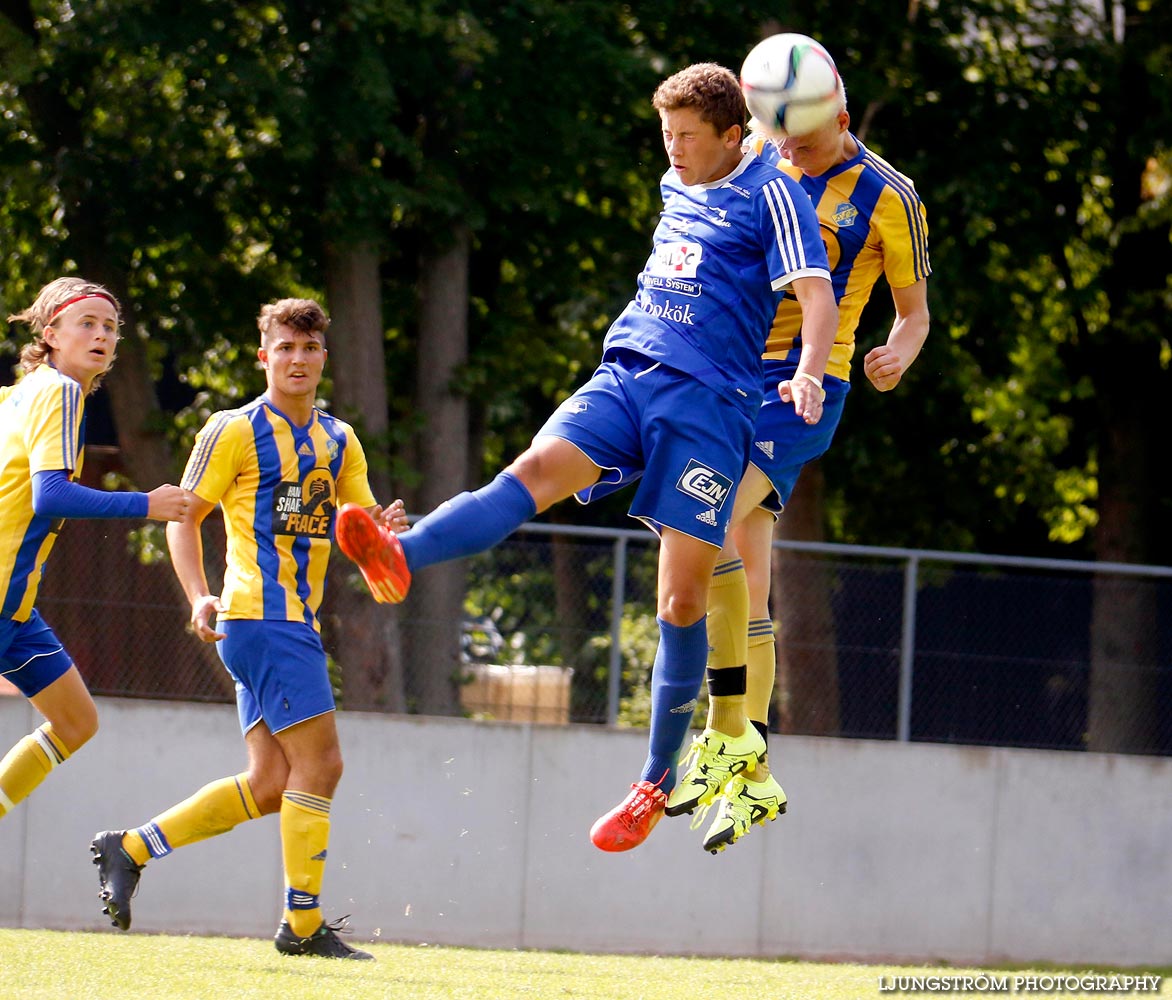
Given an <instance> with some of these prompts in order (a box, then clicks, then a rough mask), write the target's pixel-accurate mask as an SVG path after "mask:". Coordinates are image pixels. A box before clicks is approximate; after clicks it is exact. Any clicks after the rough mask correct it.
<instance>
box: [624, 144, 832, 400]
mask: <svg viewBox="0 0 1172 1000" xmlns="http://www.w3.org/2000/svg"><path fill="white" fill-rule="evenodd" d="M660 189H661V193H662V195H663V206H664V207H663V214H662V215H661V217H660V221H659V225H658V226H657V227H656V229H655V235H654V248H653V250H652V252H651V256H650V257H649V258H648V260H647V263H646V265H645V266H644V268H643V272H642V274H641V275H640V276H639V290H638V292H637V293H636V295H635V298H634V299H633V300H632V301H631V302H630V303H629V304H628V305H627V307H626V309H624V310H623V312H622V313H621V315H620V316H619V317H618V319H616V320H615V322H614V323H613V324H612V325H611V328H610V331H609V332H608V333H607V337H606V341H605V343H604V345H603V347H604V357H606V356H607V354H609V353H610V352H611V351H614V350H617V349H623V348H625V349H628V350H633V351H637V352H638V353H640V354H643V355H646V356H647V357H650V358H654V359H655V360H657V361H659V362H662V363H663V364H665V365H668V366H670V367H672V368H675V369H677V370H678V371H682V372H686V373H687V374H689V375H692V376H693V377H695V378H696V379H698V380H699V381H701V382H703V383H704V384H705V385H707V386H709V387H710V388H711V389H713V390H715V391H716V392H718V393H720V394H721V395H722V396H725V397H727V398H729V399H731V400H732V401H734V402H735V403H736V404H737V405H739V406H740V407H742V408H744V409H746V410H748V411H750V412H755V411H756V408H757V406H759V405H760V402H761V354H762V352H763V351H764V348H765V337H766V334H767V333H768V331H769V327H770V324H771V323H772V321H773V317H774V314H775V313H776V311H777V305H778V301H779V298H780V294H781V291H782V290H783V289H784V288H785V287H786V286H787V285H789V284H790V283H791V282H792V281H794V280H795V279H797V278H802V277H823V278H826V279H827V280H829V278H830V268H829V264H828V262H827V257H826V248H825V247H824V246H823V243H822V235H821V232H820V231H819V227H818V217H817V215H816V214H815V212H814V207H813V205H812V204H811V203H810V199H809V198H808V197H807V196H806V194H805V193H804V192H803V191H802V189H801V187H799V185H798V184H797V182H796V181H794V180H792V179H791V178H789V177H787V176H785V175H784V174H783V173H782V172H781V171H779V170H778V169H777V168H776V167H774V166H772V165H770V164H768V163H766V162H764V161H763V160H761V159H759V158H758V157H757V156H756V154H754V153H747V154H746V155H745V157H744V158H743V159H742V160H741V162H740V164H739V165H738V166H737V168H736V169H735V170H734V171H733V172H732V173H731V174H729V175H728V176H727V177H725V178H723V179H722V180H719V181H715V182H713V183H711V184H696V185H693V186H690V187H689V186H686V185H684V184H682V183H680V180H679V178H678V177H677V176H676V174H675V172H674V171H670V170H669V171H668V172H667V173H666V174H664V177H663V179H662V181H661V182H660Z"/></svg>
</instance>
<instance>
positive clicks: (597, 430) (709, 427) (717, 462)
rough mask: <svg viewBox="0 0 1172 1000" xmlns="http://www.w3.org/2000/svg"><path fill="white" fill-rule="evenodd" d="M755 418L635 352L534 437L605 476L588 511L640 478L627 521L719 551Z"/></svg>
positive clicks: (585, 499)
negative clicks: (576, 452) (565, 446)
mask: <svg viewBox="0 0 1172 1000" xmlns="http://www.w3.org/2000/svg"><path fill="white" fill-rule="evenodd" d="M752 431H753V421H752V417H751V416H750V415H749V413H747V412H745V411H743V410H741V409H739V408H738V407H737V406H735V405H734V404H732V403H730V402H729V401H728V400H726V399H724V398H723V397H721V396H720V395H718V394H717V393H716V392H714V391H713V390H712V389H710V388H708V387H707V386H706V385H704V383H703V382H701V381H699V380H698V379H696V378H693V377H692V376H691V375H686V374H684V373H683V372H680V371H677V370H675V369H674V368H669V367H668V366H666V365H662V364H658V363H656V362H655V360H654V359H652V358H648V357H645V356H644V355H642V354H638V353H636V352H634V351H626V350H623V351H614V352H612V353H611V354H608V355H607V360H605V361H603V363H602V364H601V365H599V367H598V369H597V370H596V371H595V373H594V375H593V376H592V377H591V379H590V381H589V382H587V383H586V384H585V385H584V386H582V388H580V389H579V390H578V391H577V392H575V393H574V395H572V396H571V397H570V398H569V399H567V400H566V401H565V402H564V403H562V405H561V406H560V407H558V409H557V410H556V411H554V413H553V415H552V416H551V417H550V418H549V420H547V421H546V423H545V426H544V427H542V428H541V430H540V431H538V432H537V436H538V437H541V436H542V435H552V436H553V437H559V438H563V439H565V440H566V441H569V442H570V443H571V444H572V445H574V446H575V447H577V448H579V449H581V451H582V452H583V454H585V455H586V457H587V458H589V459H590V460H591V461H592V462H593V463H594V464H595V465H597V466H599V467H600V468H601V469H602V476H601V477H600V478H599V480H598V482H596V483H595V484H594V485H593V486H591V487H590V488H589V489H586V490H583V491H582V492H580V493H578V494H577V498H578V500H579V501H580V502H581V503H589V502H590V501H591V500H593V499H595V498H596V497H600V496H605V495H607V494H608V493H613V492H614V491H615V490H617V489H619V488H621V487H623V486H625V485H626V484H627V483H633V482H635V481H637V480H641V482H639V487H638V489H637V490H636V491H635V497H634V499H633V500H632V501H631V507H630V514H631V516H632V517H637V518H639V520H641V521H643V522H644V523H646V524H647V525H648V527H650V528H651V529H652V530H653V531H656V532H658V531H660V530H661V529H662V528H664V527H669V528H674V529H675V530H676V531H680V532H682V533H683V534H685V535H691V536H692V537H693V538H698V539H700V540H701V541H703V542H707V543H709V544H711V545H715V546H716V547H717V548H719V547H720V546H721V545H723V544H724V535H725V532H726V531H727V530H728V523H729V519H730V518H731V517H732V509H733V499H734V497H735V495H736V488H737V485H738V484H739V483H740V481H741V476H742V475H744V472H745V468H746V465H747V462H748V450H749V442H750V441H751V439H752Z"/></svg>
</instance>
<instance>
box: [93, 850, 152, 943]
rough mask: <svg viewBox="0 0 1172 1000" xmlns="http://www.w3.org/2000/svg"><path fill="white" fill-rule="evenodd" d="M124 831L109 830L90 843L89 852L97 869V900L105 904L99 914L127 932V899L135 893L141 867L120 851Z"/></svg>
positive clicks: (128, 903)
mask: <svg viewBox="0 0 1172 1000" xmlns="http://www.w3.org/2000/svg"><path fill="white" fill-rule="evenodd" d="M124 833H125V831H122V830H108V831H106V832H105V833H99V834H98V835H97V836H96V837H94V839H93V841H92V842H91V843H90V853H91V854H93V856H94V864H95V865H97V866H98V881H99V883H101V886H102V888H101V891H100V892H99V893H98V898H99V899H101V900H102V901H104V902H105V904H106V905H105V906H103V907H102V912H103V913H105V914H106V915H107V916H108V917H109V918H110V923H112V924H113V925H114V926H115V927H119V928H121V929H122V930H124V931H127V930H130V899H131V897H132V896H133V895H134V894H135V893H136V892H137V891H138V879H139V876H140V875H141V874H142V870H143V868H144V866H143V865H137V864H135V863H134V859H133V858H132V857H131V856H130V855H129V854H127V853H126V852H125V851H124V850H123V849H122V837H123V834H124Z"/></svg>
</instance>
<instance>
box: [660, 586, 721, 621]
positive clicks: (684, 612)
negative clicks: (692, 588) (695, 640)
mask: <svg viewBox="0 0 1172 1000" xmlns="http://www.w3.org/2000/svg"><path fill="white" fill-rule="evenodd" d="M707 610H708V599H707V595H701V594H700V593H699V592H696V593H691V592H688V593H671V594H664V595H661V596H660V600H659V609H658V612H657V613H658V615H659V617H660V618H661V619H662V620H663V621H665V622H667V623H668V624H669V625H675V626H677V627H678V628H687V627H688V626H689V625H695V624H696V622H698V621H699V620H700V619H701V618H703V617H704V615H705V613H706V612H707Z"/></svg>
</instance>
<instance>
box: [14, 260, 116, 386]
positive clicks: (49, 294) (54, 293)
mask: <svg viewBox="0 0 1172 1000" xmlns="http://www.w3.org/2000/svg"><path fill="white" fill-rule="evenodd" d="M93 295H97V296H100V297H101V298H103V299H105V300H106V301H108V302H109V303H110V304H111V305H112V306H113V307H114V312H115V313H116V314H117V316H118V325H119V326H121V325H122V307H121V306H120V305H119V304H118V300H117V299H116V298H114V296H113V295H112V294H111V293H110V292H109V291H108V290H107V289H106V288H104V287H103V286H101V285H99V284H97V283H96V282H93V281H86V279H85V278H71V277H62V278H54V279H53V280H52V281H50V282H49V283H48V284H47V285H46V286H45V287H44V288H42V289H41V290H40V292H39V293H38V294H37V297H36V299H35V300H34V301H33V304H32V305H31V306H29V307H28V308H27V309H25V310H23V311H22V312H18V313H13V314H12V315H11V316H9V317H8V322H9V323H27V324H28V325H29V328H30V329H31V330H32V332H33V339H32V341H31V342H30V343H28V344H25V345H24V347H22V348H21V351H20V367H21V370H22V371H24V372H25V374H28V373H29V372H31V371H34V370H35V369H36V368H39V367H40V366H41V365H43V364H44V363H45V362H46V361H49V360H50V356H51V355H52V353H53V348H51V347H50V346H49V344H48V342H47V341H46V340H45V330H47V329H49V328H50V327H52V326H53V324H54V323H55V322H56V321H57V314H58V313H59V312H61V310H62V309H64V308H65V307H66V306H67V305H70V304H72V303H73V302H76V301H77V300H78V299H84V298H89V297H90V296H93ZM115 358H117V354H115V355H114V356H113V357H111V358H110V365H113V363H114V360H115ZM109 370H110V367H109V365H107V367H106V371H109ZM104 377H105V375H104V373H103V374H102V375H99V376H97V377H96V378H95V379H94V380H93V382H92V383H90V392H91V393H92V392H94V391H95V390H96V389H97V388H98V386H99V385H101V384H102V379H103V378H104Z"/></svg>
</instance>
